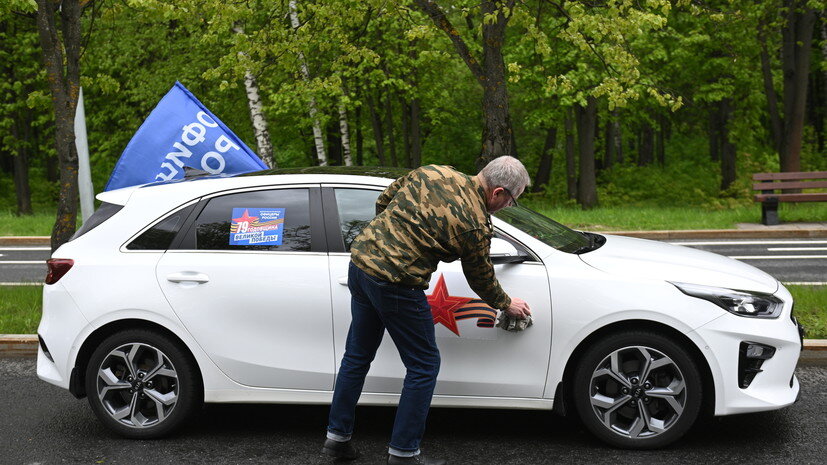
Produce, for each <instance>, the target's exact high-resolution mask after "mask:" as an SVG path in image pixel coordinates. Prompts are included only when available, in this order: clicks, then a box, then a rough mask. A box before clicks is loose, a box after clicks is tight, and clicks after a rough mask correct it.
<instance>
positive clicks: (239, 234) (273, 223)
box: [230, 208, 284, 245]
mask: <svg viewBox="0 0 827 465" xmlns="http://www.w3.org/2000/svg"><path fill="white" fill-rule="evenodd" d="M232 220H233V222H232V224H231V225H230V245H281V240H282V232H283V231H284V208H233V218H232Z"/></svg>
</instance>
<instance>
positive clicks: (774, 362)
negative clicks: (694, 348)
mask: <svg viewBox="0 0 827 465" xmlns="http://www.w3.org/2000/svg"><path fill="white" fill-rule="evenodd" d="M779 297H785V296H779ZM784 300H785V301H786V302H788V304H787V305H786V308H785V309H784V311H783V312H782V314H781V316H779V317H778V318H774V319H759V318H745V317H741V316H736V315H732V314H729V313H727V314H725V315H723V316H721V317H720V318H717V319H715V320H713V321H711V322H709V323H707V324H706V325H704V326H701V327H700V328H698V329H696V330H695V331H694V333H696V335H697V336H698V337H699V338H700V339H701V341H703V342H702V345H701V346H700V347H701V349H702V351H703V352H704V356H705V357H706V359H707V361H708V362H709V366H710V370H711V371H712V375H713V379H714V381H715V415H732V414H737V413H749V412H761V411H766V410H775V409H780V408H783V407H786V406H788V405H790V404H792V403H794V402H795V401H796V400H797V399H798V395H799V391H800V386H799V383H798V379H797V378H796V376H795V368H796V365H797V363H798V358H799V356H800V354H801V349H802V336H801V333H800V325H799V324H798V322H797V321H795V319H794V318H792V317H791V316H790V310H791V308H790V307H791V305H792V298H791V297H789V294H787V296H786V298H784ZM742 343H746V344H744V345H748V344H760V345H762V346H768V347H771V348H773V349H775V350H774V353H773V354H772V356H771V357H770V358H768V359H766V360H764V361H763V363H762V364H761V365H760V368H759V371H758V372H757V373H755V376H754V378H753V379H752V380H751V382H750V383H749V385H748V386H746V387H744V386H743V385H742V380H743V371H744V370H743V367H744V357H745V355H744V352H743V350H742V349H743V347H744V345H742ZM739 364H740V366H739Z"/></svg>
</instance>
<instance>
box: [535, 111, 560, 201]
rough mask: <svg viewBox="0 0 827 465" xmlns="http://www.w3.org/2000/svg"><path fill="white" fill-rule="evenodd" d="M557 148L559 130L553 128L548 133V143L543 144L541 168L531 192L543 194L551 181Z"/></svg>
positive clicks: (538, 169)
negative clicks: (555, 149)
mask: <svg viewBox="0 0 827 465" xmlns="http://www.w3.org/2000/svg"><path fill="white" fill-rule="evenodd" d="M556 146H557V128H556V127H554V126H551V127H549V128H548V131H546V142H545V144H543V152H542V153H541V154H540V166H539V167H538V168H537V176H536V177H535V178H534V185H533V186H531V192H542V191H543V190H544V189H545V186H546V184H548V182H549V180H550V179H551V165H552V162H553V161H554V148H555V147H556Z"/></svg>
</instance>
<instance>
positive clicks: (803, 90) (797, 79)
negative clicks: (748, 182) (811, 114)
mask: <svg viewBox="0 0 827 465" xmlns="http://www.w3.org/2000/svg"><path fill="white" fill-rule="evenodd" d="M784 3H785V6H786V7H787V14H786V20H787V21H786V24H785V26H784V31H783V37H784V43H783V46H782V47H781V57H782V63H783V69H784V137H783V149H782V151H781V153H779V158H780V161H781V171H801V143H802V140H803V135H804V117H805V115H806V113H805V109H806V105H807V82H808V76H809V74H810V54H811V44H812V39H813V28H814V26H815V10H813V9H812V8H809V7H807V4H806V1H803V0H785V2H784ZM798 10H802V11H798Z"/></svg>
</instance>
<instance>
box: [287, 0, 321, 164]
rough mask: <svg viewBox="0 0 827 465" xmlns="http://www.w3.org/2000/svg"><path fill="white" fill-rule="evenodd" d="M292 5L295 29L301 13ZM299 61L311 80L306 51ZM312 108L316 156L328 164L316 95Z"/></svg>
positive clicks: (311, 103) (310, 103) (300, 54)
mask: <svg viewBox="0 0 827 465" xmlns="http://www.w3.org/2000/svg"><path fill="white" fill-rule="evenodd" d="M288 5H289V7H290V24H291V25H292V26H293V30H294V31H297V32H298V30H299V26H300V24H299V13H298V9H297V7H296V0H290V2H289V3H288ZM298 55H299V62H301V71H302V79H304V82H305V83H309V82H310V69H309V68H308V67H307V60H306V59H305V58H304V52H302V51H301V50H299V51H298ZM308 107H309V110H310V119H311V120H312V121H313V141H314V142H315V143H316V157H317V159H318V160H319V166H327V153H326V152H325V149H324V136H323V135H322V125H321V123H320V122H319V110H318V106H317V105H316V97H310V101H309V102H308Z"/></svg>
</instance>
